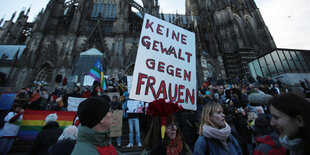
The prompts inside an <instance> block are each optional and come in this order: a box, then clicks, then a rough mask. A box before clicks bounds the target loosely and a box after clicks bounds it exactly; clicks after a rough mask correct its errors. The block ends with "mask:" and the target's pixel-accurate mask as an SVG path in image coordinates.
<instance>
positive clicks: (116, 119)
mask: <svg viewBox="0 0 310 155" xmlns="http://www.w3.org/2000/svg"><path fill="white" fill-rule="evenodd" d="M122 128H123V110H115V111H114V112H113V117H112V126H111V129H110V130H111V132H110V136H111V137H119V136H122Z"/></svg>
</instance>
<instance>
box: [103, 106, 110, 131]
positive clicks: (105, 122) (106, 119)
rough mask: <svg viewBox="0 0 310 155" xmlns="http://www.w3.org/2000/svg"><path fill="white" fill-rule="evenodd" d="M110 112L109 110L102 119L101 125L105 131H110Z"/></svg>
mask: <svg viewBox="0 0 310 155" xmlns="http://www.w3.org/2000/svg"><path fill="white" fill-rule="evenodd" d="M112 117H113V114H112V111H111V110H110V111H109V112H108V113H107V114H106V115H105V116H104V117H103V119H102V124H103V127H104V128H105V129H110V128H111V125H112Z"/></svg>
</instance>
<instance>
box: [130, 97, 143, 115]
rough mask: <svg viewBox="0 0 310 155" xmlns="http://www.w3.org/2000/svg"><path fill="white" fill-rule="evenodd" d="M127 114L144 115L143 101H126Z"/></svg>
mask: <svg viewBox="0 0 310 155" xmlns="http://www.w3.org/2000/svg"><path fill="white" fill-rule="evenodd" d="M127 108H128V110H127V113H144V111H143V108H144V102H143V101H135V100H128V101H127Z"/></svg>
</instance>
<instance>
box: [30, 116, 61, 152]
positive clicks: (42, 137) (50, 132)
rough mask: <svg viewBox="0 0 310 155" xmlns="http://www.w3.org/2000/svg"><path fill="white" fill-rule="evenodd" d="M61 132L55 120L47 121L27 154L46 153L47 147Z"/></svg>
mask: <svg viewBox="0 0 310 155" xmlns="http://www.w3.org/2000/svg"><path fill="white" fill-rule="evenodd" d="M61 134H62V129H61V128H59V124H58V123H57V122H48V123H47V124H46V125H45V126H44V127H43V130H42V131H40V132H39V133H38V135H37V136H36V138H35V140H34V142H33V145H32V147H31V149H30V151H29V153H28V154H29V155H36V154H46V152H47V150H48V148H49V147H50V146H51V145H53V144H55V143H56V142H57V140H58V138H59V136H60V135H61Z"/></svg>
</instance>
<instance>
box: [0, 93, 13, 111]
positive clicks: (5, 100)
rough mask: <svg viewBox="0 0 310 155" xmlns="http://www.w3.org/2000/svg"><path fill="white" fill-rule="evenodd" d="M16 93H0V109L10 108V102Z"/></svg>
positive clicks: (11, 102)
mask: <svg viewBox="0 0 310 155" xmlns="http://www.w3.org/2000/svg"><path fill="white" fill-rule="evenodd" d="M15 97H16V93H2V94H1V99H0V110H9V109H11V106H12V104H13V103H14V100H15Z"/></svg>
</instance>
